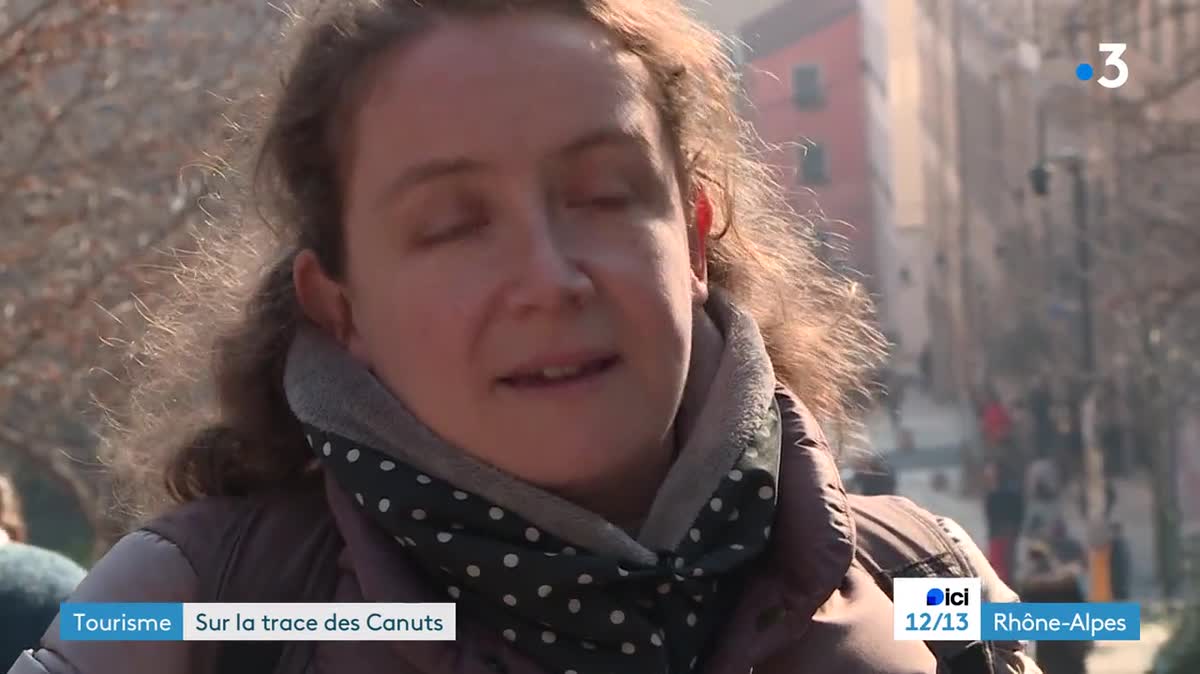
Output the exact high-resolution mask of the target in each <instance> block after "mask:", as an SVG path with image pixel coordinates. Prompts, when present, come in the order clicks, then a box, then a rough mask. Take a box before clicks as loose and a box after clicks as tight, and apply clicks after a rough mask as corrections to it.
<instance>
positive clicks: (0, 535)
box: [0, 529, 12, 545]
mask: <svg viewBox="0 0 1200 674" xmlns="http://www.w3.org/2000/svg"><path fill="white" fill-rule="evenodd" d="M10 541H12V538H11V537H10V536H9V535H8V532H7V531H5V530H4V529H0V545H4V544H5V543H8V542H10Z"/></svg>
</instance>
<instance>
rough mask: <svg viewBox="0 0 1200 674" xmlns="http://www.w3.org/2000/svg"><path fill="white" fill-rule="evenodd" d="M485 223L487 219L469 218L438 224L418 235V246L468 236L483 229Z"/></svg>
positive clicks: (432, 244)
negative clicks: (443, 224)
mask: <svg viewBox="0 0 1200 674" xmlns="http://www.w3.org/2000/svg"><path fill="white" fill-rule="evenodd" d="M486 225H487V221H486V219H484V218H471V219H469V220H463V221H461V222H458V223H454V224H450V225H446V226H438V227H436V228H433V229H432V230H431V231H429V232H428V233H426V234H425V235H423V236H421V237H419V238H418V240H417V244H418V245H420V246H435V245H437V244H440V243H448V242H450V241H454V240H455V239H461V238H464V237H466V236H469V235H471V234H473V233H475V232H477V231H479V230H481V229H483V228H484V227H485V226H486Z"/></svg>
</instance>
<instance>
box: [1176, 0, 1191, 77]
mask: <svg viewBox="0 0 1200 674" xmlns="http://www.w3.org/2000/svg"><path fill="white" fill-rule="evenodd" d="M1191 15H1192V9H1191V8H1190V7H1189V6H1188V0H1174V1H1173V2H1172V3H1171V24H1172V26H1173V27H1174V28H1175V39H1174V41H1173V42H1174V44H1175V47H1174V51H1175V54H1174V56H1175V62H1176V63H1183V60H1184V58H1185V55H1186V54H1189V53H1190V47H1191V44H1189V37H1190V36H1189V35H1188V28H1189V26H1188V21H1191V20H1192V16H1191Z"/></svg>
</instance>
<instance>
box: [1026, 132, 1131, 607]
mask: <svg viewBox="0 0 1200 674" xmlns="http://www.w3.org/2000/svg"><path fill="white" fill-rule="evenodd" d="M1059 166H1061V167H1063V168H1065V170H1066V172H1067V173H1068V174H1070V176H1071V183H1072V190H1071V191H1072V207H1073V211H1074V220H1075V262H1076V265H1077V266H1078V267H1079V343H1080V354H1081V360H1082V363H1081V364H1080V367H1081V370H1082V372H1081V373H1080V376H1079V377H1078V378H1077V379H1076V399H1075V403H1076V404H1075V405H1072V413H1073V416H1074V423H1073V424H1072V426H1073V427H1074V428H1073V430H1074V435H1075V440H1076V442H1077V443H1078V446H1079V449H1080V453H1081V456H1082V458H1083V469H1084V480H1083V484H1084V488H1085V490H1086V494H1087V505H1088V510H1089V511H1090V512H1089V513H1088V518H1087V519H1088V521H1089V524H1090V525H1091V531H1090V532H1089V539H1090V542H1091V545H1090V548H1091V558H1092V560H1091V561H1092V563H1091V564H1090V565H1089V567H1090V568H1091V569H1092V576H1091V581H1092V588H1091V590H1092V591H1091V597H1092V600H1093V601H1105V600H1107V599H1109V598H1110V596H1111V584H1110V583H1109V582H1108V579H1109V575H1108V574H1109V569H1110V564H1109V559H1110V555H1111V549H1112V548H1111V545H1110V542H1109V538H1108V531H1107V527H1106V525H1105V517H1104V514H1103V513H1104V511H1105V507H1104V506H1105V503H1104V501H1105V478H1104V458H1103V456H1102V455H1101V453H1100V450H1099V448H1098V447H1097V446H1096V433H1095V424H1096V413H1097V410H1096V398H1095V386H1094V382H1095V378H1096V369H1097V368H1096V346H1095V335H1094V332H1095V330H1094V328H1093V323H1092V279H1091V275H1092V255H1091V242H1090V241H1089V237H1090V226H1089V222H1088V207H1089V200H1088V185H1087V179H1086V176H1085V173H1084V169H1085V166H1084V158H1083V157H1082V156H1081V155H1079V154H1077V153H1070V154H1065V155H1061V156H1057V157H1049V158H1043V159H1042V160H1041V161H1039V162H1038V163H1037V164H1036V165H1035V166H1034V167H1033V168H1032V169H1031V170H1030V172H1029V179H1030V183H1031V186H1032V187H1033V191H1034V193H1036V194H1037V195H1038V196H1043V197H1044V196H1046V195H1047V194H1049V193H1050V182H1051V178H1052V177H1053V175H1054V168H1056V167H1059Z"/></svg>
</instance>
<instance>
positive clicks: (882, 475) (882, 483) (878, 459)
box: [854, 454, 1003, 577]
mask: <svg viewBox="0 0 1200 674" xmlns="http://www.w3.org/2000/svg"><path fill="white" fill-rule="evenodd" d="M854 485H855V491H856V492H857V493H859V494H863V495H865V496H885V495H889V494H895V493H896V471H895V469H894V468H892V465H891V463H889V462H888V460H887V459H885V458H883V456H881V455H879V454H873V455H871V457H870V458H868V459H867V460H866V461H865V462H864V465H863V467H862V468H860V469H858V470H856V471H855V472H854ZM1001 577H1003V576H1001Z"/></svg>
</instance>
